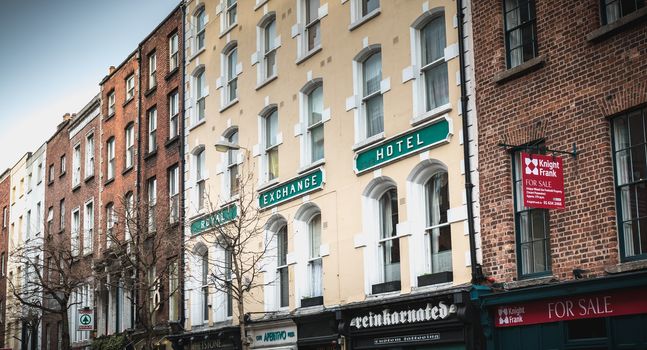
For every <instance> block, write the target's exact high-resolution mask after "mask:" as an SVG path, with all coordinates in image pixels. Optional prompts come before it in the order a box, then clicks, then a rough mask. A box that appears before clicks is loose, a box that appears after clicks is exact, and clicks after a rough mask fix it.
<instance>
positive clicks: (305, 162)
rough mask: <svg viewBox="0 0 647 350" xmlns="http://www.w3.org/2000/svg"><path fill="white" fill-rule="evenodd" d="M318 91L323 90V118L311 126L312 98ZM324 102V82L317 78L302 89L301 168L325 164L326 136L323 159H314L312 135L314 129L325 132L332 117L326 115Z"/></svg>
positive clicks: (300, 105)
mask: <svg viewBox="0 0 647 350" xmlns="http://www.w3.org/2000/svg"><path fill="white" fill-rule="evenodd" d="M317 89H321V118H320V120H319V121H316V122H315V123H312V124H311V119H310V107H311V102H312V101H311V97H312V93H313V92H314V91H316V90H317ZM324 110H325V107H324V101H323V80H321V79H319V78H317V79H313V80H311V81H310V82H308V84H306V86H304V87H303V88H302V89H301V92H300V93H299V111H300V113H299V114H300V116H301V117H300V124H299V129H300V130H299V133H300V134H301V136H302V140H301V166H302V167H307V166H310V165H312V164H317V163H320V162H323V161H324V159H325V151H324V150H325V135H324V144H323V145H322V147H323V148H324V149H322V150H321V153H322V155H321V157H320V158H318V159H314V157H313V151H314V149H313V144H312V142H313V138H312V136H313V135H312V133H313V130H314V129H318V128H321V130H322V131H321V132H322V133H323V132H324V124H325V123H326V122H327V121H328V120H330V116H329V115H326V114H327V112H324Z"/></svg>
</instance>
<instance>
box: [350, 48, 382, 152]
mask: <svg viewBox="0 0 647 350" xmlns="http://www.w3.org/2000/svg"><path fill="white" fill-rule="evenodd" d="M375 54H379V55H380V79H381V81H380V86H381V85H382V79H383V76H382V56H381V54H382V50H381V46H380V45H379V44H375V45H369V46H368V47H366V48H364V49H363V50H362V51H361V52H360V53H359V54H357V55H356V56H355V58H354V59H353V76H354V79H353V92H354V95H353V97H352V98H353V99H354V101H353V106H352V108H354V112H353V114H354V118H355V143H356V146H359V145H363V144H365V143H370V142H372V141H374V140H378V139H382V138H383V137H384V98H383V93H382V91H381V88H380V89H377V90H376V91H373V92H372V93H370V94H367V93H366V91H365V83H366V81H365V76H364V75H365V74H364V70H365V63H366V61H367V60H368V59H370V58H372V57H373V55H375ZM376 97H380V98H381V99H382V102H381V103H382V131H381V132H378V133H376V134H374V135H371V136H369V135H368V114H367V108H366V103H367V102H368V101H369V100H370V99H372V98H376ZM347 105H348V101H347ZM347 108H348V106H347Z"/></svg>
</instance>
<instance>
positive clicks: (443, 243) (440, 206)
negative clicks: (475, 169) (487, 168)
mask: <svg viewBox="0 0 647 350" xmlns="http://www.w3.org/2000/svg"><path fill="white" fill-rule="evenodd" d="M425 196H426V203H427V208H426V212H427V218H426V221H427V224H426V228H425V233H426V240H427V246H428V249H429V255H430V265H431V266H430V267H431V271H429V272H431V273H438V272H444V271H452V236H451V233H452V232H451V229H450V226H449V222H448V221H447V211H448V210H449V191H448V186H447V173H446V172H438V173H436V174H434V175H433V176H431V178H429V180H428V181H427V183H425Z"/></svg>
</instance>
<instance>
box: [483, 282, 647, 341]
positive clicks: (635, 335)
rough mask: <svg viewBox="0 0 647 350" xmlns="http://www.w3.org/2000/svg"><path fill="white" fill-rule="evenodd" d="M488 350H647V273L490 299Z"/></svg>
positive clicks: (486, 303) (487, 305)
mask: <svg viewBox="0 0 647 350" xmlns="http://www.w3.org/2000/svg"><path fill="white" fill-rule="evenodd" d="M483 305H484V307H485V309H486V310H487V314H488V316H487V317H488V320H487V321H486V322H487V323H488V331H486V334H489V337H488V349H496V350H508V349H510V350H511V349H521V348H523V349H525V350H531V349H565V350H566V349H587V350H598V349H647V272H642V273H632V274H626V275H623V276H613V277H604V278H597V279H591V280H586V281H573V282H567V283H561V284H559V285H551V286H542V287H534V288H528V289H525V290H519V291H513V292H505V293H497V294H491V295H488V296H485V297H483Z"/></svg>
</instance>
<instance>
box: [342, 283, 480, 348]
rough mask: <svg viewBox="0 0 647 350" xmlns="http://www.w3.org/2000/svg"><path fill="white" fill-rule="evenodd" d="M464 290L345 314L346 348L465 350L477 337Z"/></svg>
mask: <svg viewBox="0 0 647 350" xmlns="http://www.w3.org/2000/svg"><path fill="white" fill-rule="evenodd" d="M469 303H470V302H469V297H468V294H467V292H466V291H458V292H454V293H451V294H444V295H436V296H426V297H419V298H414V299H411V298H407V300H401V301H391V302H386V303H384V302H382V303H379V304H378V305H374V306H371V307H363V308H359V309H351V310H346V311H344V314H345V317H344V323H345V325H344V328H345V329H346V332H347V333H346V334H347V339H346V343H347V349H349V350H363V349H399V350H400V349H402V350H405V349H406V350H418V349H425V350H427V349H428V350H466V349H474V348H475V347H474V346H475V345H474V344H475V343H478V340H477V339H476V338H477V337H479V332H478V321H476V318H477V317H476V316H474V314H473V312H472V307H471V305H470V304H469Z"/></svg>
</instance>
